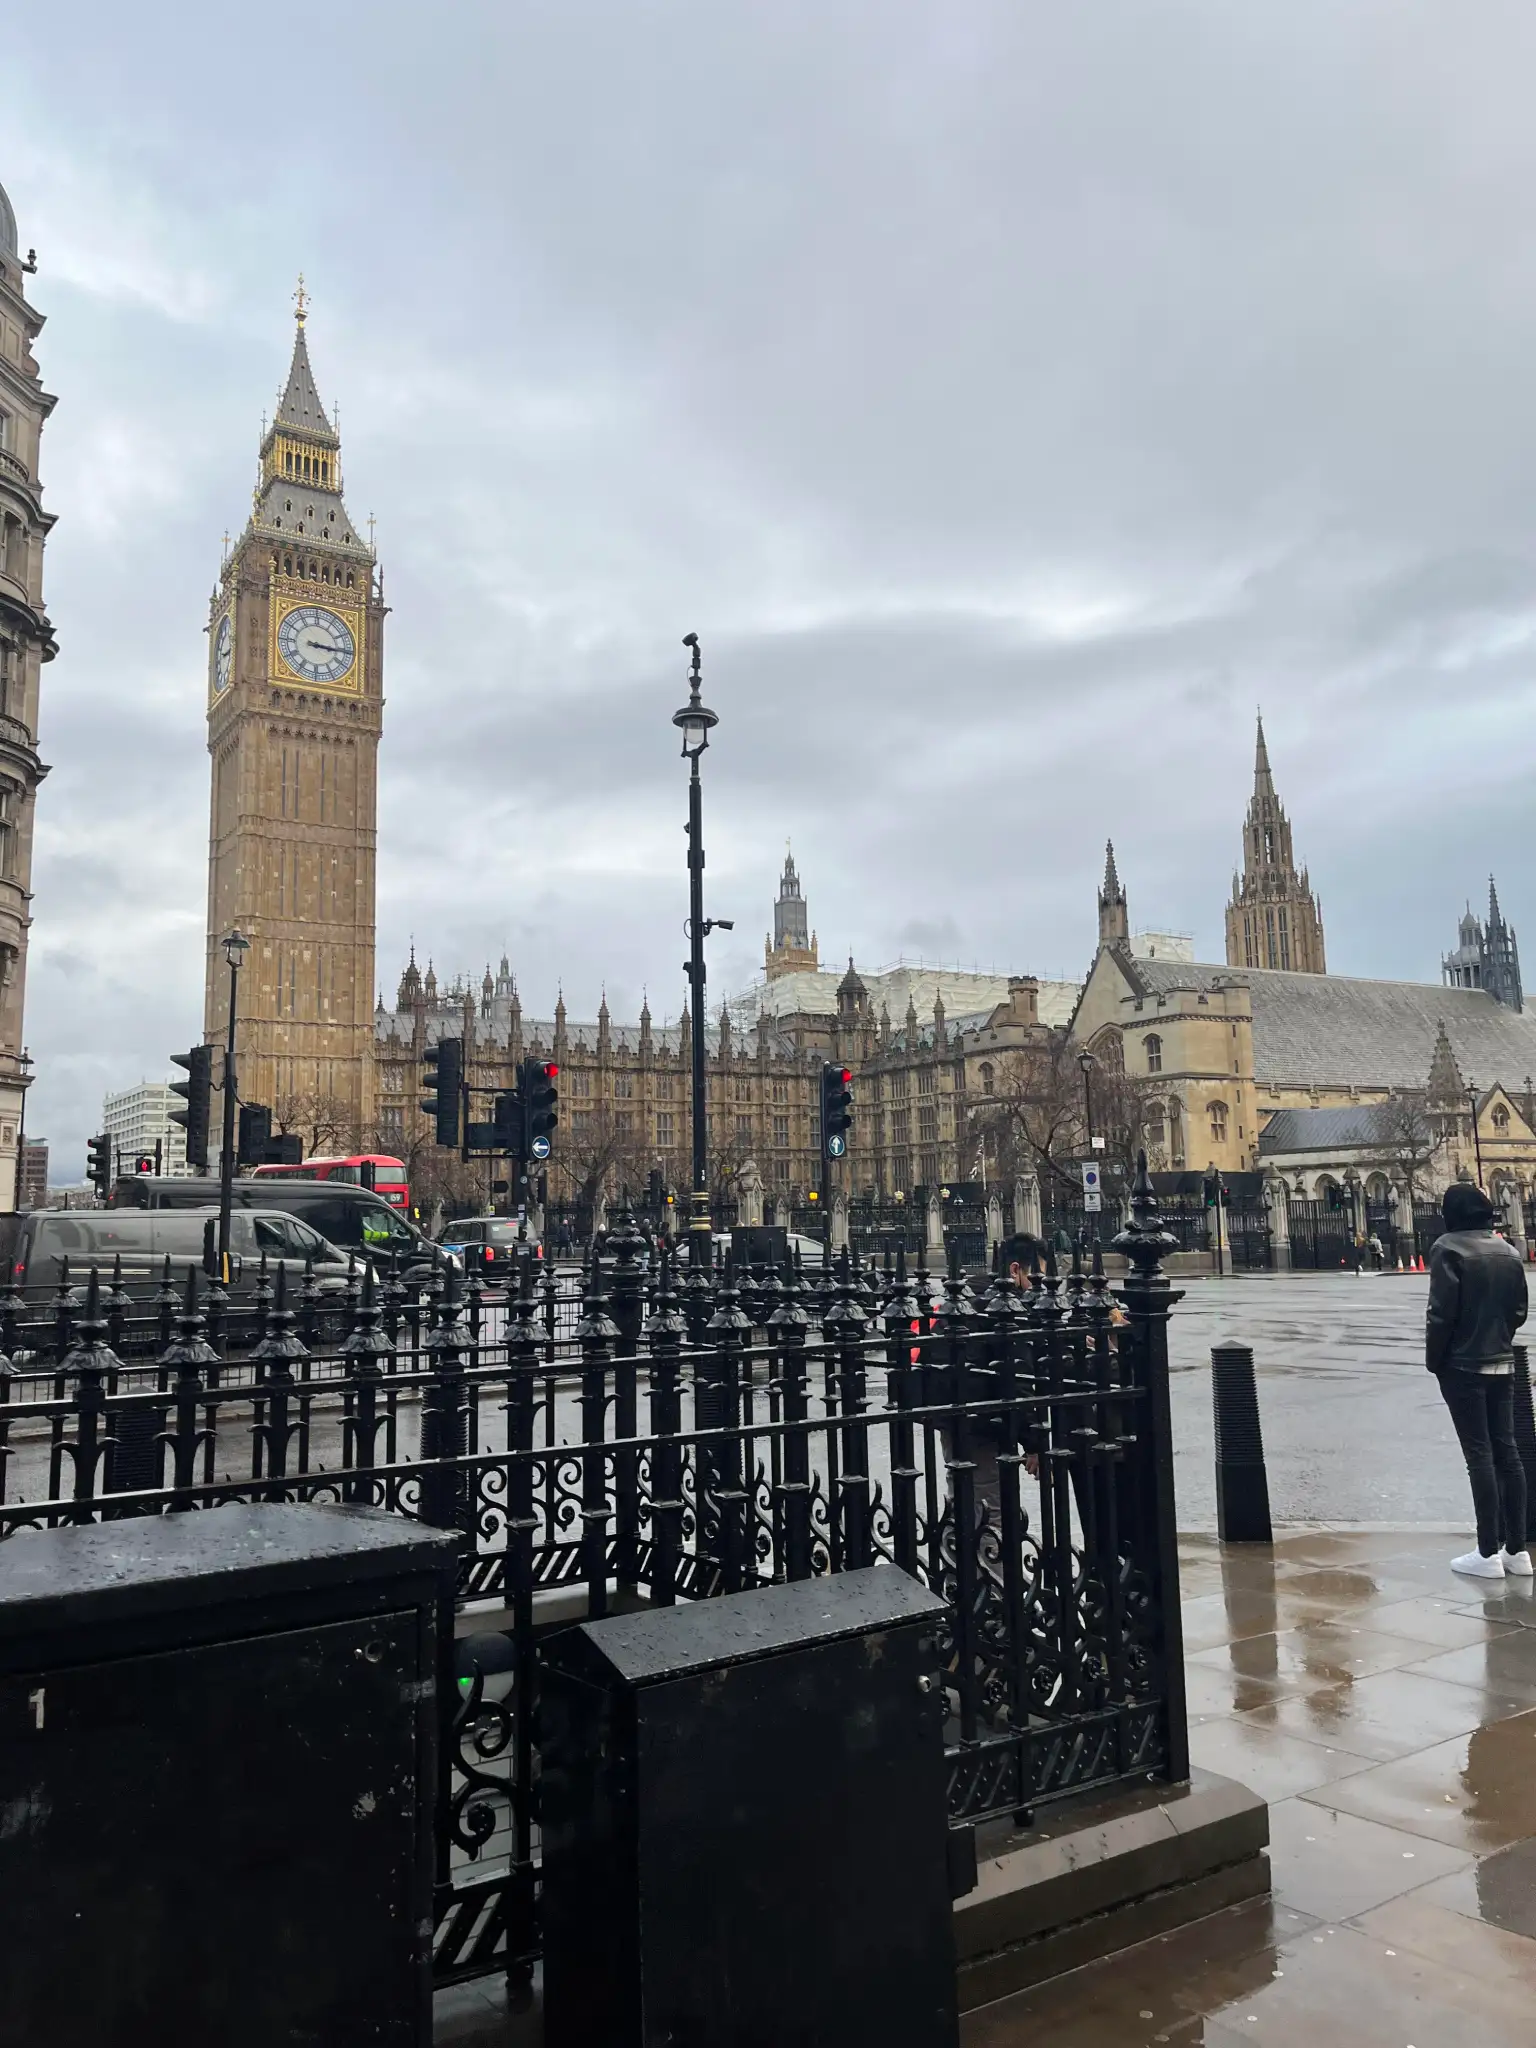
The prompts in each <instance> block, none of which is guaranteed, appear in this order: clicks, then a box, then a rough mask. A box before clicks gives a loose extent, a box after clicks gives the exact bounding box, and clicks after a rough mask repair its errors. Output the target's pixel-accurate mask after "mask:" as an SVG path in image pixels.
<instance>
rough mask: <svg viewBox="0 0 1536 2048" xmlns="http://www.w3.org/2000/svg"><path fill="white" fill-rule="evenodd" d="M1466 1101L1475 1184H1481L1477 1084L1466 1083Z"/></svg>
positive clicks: (1481, 1142)
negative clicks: (1469, 1120)
mask: <svg viewBox="0 0 1536 2048" xmlns="http://www.w3.org/2000/svg"><path fill="white" fill-rule="evenodd" d="M1467 1101H1468V1103H1469V1105H1470V1106H1471V1110H1472V1151H1473V1155H1474V1156H1475V1158H1476V1160H1477V1184H1478V1186H1479V1187H1481V1186H1482V1184H1483V1141H1482V1137H1481V1135H1480V1134H1479V1132H1478V1128H1477V1084H1476V1083H1475V1082H1473V1081H1469V1082H1468V1083H1467Z"/></svg>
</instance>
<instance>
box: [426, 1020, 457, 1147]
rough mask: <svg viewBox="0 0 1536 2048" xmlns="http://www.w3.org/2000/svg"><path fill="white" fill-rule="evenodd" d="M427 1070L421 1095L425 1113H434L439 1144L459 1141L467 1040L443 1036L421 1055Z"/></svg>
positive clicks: (432, 1116) (433, 1118)
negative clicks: (424, 1090) (460, 1105)
mask: <svg viewBox="0 0 1536 2048" xmlns="http://www.w3.org/2000/svg"><path fill="white" fill-rule="evenodd" d="M422 1060H423V1064H424V1066H425V1068H426V1072H425V1074H424V1076H423V1085H424V1087H425V1088H426V1090H427V1091H428V1092H427V1093H426V1094H424V1095H423V1096H422V1098H421V1107H422V1110H423V1111H424V1113H425V1114H426V1115H427V1116H429V1117H431V1118H432V1120H433V1124H434V1126H435V1130H436V1136H437V1142H438V1144H439V1145H457V1143H458V1142H459V1102H460V1099H461V1097H462V1096H463V1093H464V1041H463V1039H462V1038H440V1039H438V1041H437V1043H436V1044H435V1045H429V1046H428V1047H427V1049H426V1052H425V1053H424V1054H423V1055H422Z"/></svg>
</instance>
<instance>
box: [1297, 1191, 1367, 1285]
mask: <svg viewBox="0 0 1536 2048" xmlns="http://www.w3.org/2000/svg"><path fill="white" fill-rule="evenodd" d="M1290 1227H1291V1264H1292V1266H1293V1267H1308V1266H1310V1267H1311V1268H1313V1270H1314V1271H1316V1272H1319V1273H1337V1272H1340V1271H1341V1270H1342V1271H1346V1272H1353V1271H1354V1267H1355V1237H1354V1232H1353V1231H1352V1230H1351V1229H1350V1226H1349V1211H1348V1210H1347V1209H1330V1208H1329V1207H1328V1204H1327V1203H1326V1202H1308V1201H1301V1200H1298V1198H1297V1197H1296V1196H1295V1195H1293V1196H1292V1197H1291V1202H1290Z"/></svg>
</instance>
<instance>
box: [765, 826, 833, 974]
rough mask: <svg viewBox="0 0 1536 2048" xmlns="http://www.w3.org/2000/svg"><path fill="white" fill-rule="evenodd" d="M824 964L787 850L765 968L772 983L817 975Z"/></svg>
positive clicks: (790, 855)
mask: <svg viewBox="0 0 1536 2048" xmlns="http://www.w3.org/2000/svg"><path fill="white" fill-rule="evenodd" d="M820 964H821V962H820V960H819V958H818V956H817V951H816V934H815V933H814V932H813V931H812V930H811V929H810V915H809V913H808V911H807V910H806V907H805V898H804V896H803V895H802V894H801V892H800V877H799V875H798V874H796V872H795V857H794V855H793V854H792V853H791V852H790V851H789V849H788V847H786V848H785V850H784V872H783V874H782V875H780V877H779V900H778V902H777V903H775V904H774V906H773V939H772V941H771V942H766V941H765V943H764V945H763V966H764V968H765V969H766V971H767V975H768V979H769V980H770V981H777V980H778V978H779V976H780V975H781V974H799V973H803V972H807V971H809V972H811V973H814V972H815V970H816V969H817V968H818V967H819V966H820Z"/></svg>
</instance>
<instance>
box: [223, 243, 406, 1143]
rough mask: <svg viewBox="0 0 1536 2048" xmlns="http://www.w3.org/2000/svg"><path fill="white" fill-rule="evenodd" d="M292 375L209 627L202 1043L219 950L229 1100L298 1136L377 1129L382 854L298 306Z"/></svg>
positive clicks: (355, 569)
mask: <svg viewBox="0 0 1536 2048" xmlns="http://www.w3.org/2000/svg"><path fill="white" fill-rule="evenodd" d="M296 300H297V306H298V314H297V318H298V331H297V333H296V334H295V336H294V344H293V363H292V367H291V368H290V369H289V372H288V383H287V386H286V388H285V390H284V392H283V395H282V399H281V402H280V403H279V405H278V408H277V415H276V417H275V419H274V420H273V422H272V425H271V427H270V428H269V429H268V430H267V432H266V434H265V435H264V437H263V440H262V443H261V476H260V480H259V482H258V484H257V486H256V493H255V503H254V506H253V509H252V512H251V517H250V520H249V522H248V524H247V526H246V528H245V531H244V533H243V534H241V536H240V539H239V541H238V542H237V543H236V546H235V548H234V551H233V552H232V553H231V554H230V555H229V556H228V558H227V559H226V561H225V563H224V567H223V570H222V571H221V573H220V576H219V582H218V587H217V589H216V590H215V592H214V596H213V602H212V606H211V609H210V613H209V620H208V751H209V753H210V754H211V755H212V757H213V801H212V814H211V823H210V828H209V840H208V958H207V979H206V985H205V998H204V1017H205V1035H206V1037H207V1039H208V1040H209V1041H210V1042H211V1043H213V1044H216V1045H217V1044H222V1043H223V1042H224V1036H225V1032H226V1030H227V1028H228V1014H229V1013H228V1002H229V972H228V968H227V966H226V965H225V960H224V954H223V952H222V950H221V948H220V944H219V942H220V940H221V939H222V938H223V937H224V935H225V933H226V932H228V931H230V930H231V929H233V928H235V927H238V928H239V929H240V930H241V931H243V932H244V933H245V934H246V936H247V937H248V938H249V939H251V940H252V942H253V943H252V946H251V950H250V953H249V954H248V955H247V957H246V962H245V966H244V969H243V971H242V972H241V974H240V978H239V997H238V1003H237V1012H236V1020H235V1045H236V1051H237V1053H238V1056H239V1066H240V1093H241V1097H242V1099H243V1100H245V1101H247V1102H261V1103H266V1104H267V1105H268V1106H269V1107H271V1108H272V1109H274V1110H275V1111H276V1112H277V1114H278V1117H279V1120H280V1121H281V1122H283V1123H286V1124H288V1125H290V1126H291V1127H293V1128H308V1129H309V1130H311V1131H313V1130H314V1129H315V1128H316V1127H319V1128H321V1129H324V1128H326V1127H330V1128H331V1129H332V1130H333V1131H334V1134H335V1139H336V1141H337V1142H338V1143H339V1144H345V1145H348V1146H353V1145H358V1144H361V1143H362V1142H363V1141H365V1140H366V1139H367V1138H368V1136H369V1131H370V1127H371V1125H372V1123H373V1119H374V1101H373V942H374V922H373V920H374V855H375V847H376V839H377V834H376V816H377V787H378V781H377V765H378V749H379V733H380V729H381V725H382V719H383V710H384V691H383V682H384V645H383V629H384V617H385V605H384V598H383V580H382V577H381V576H378V575H376V573H375V567H374V558H373V550H372V547H371V546H370V545H369V544H368V543H367V542H365V541H363V540H361V539H359V537H358V533H357V528H356V526H355V524H354V523H353V519H352V515H351V514H350V513H349V512H348V510H347V508H346V505H345V504H344V503H343V501H342V495H341V437H340V435H339V434H338V433H337V431H336V428H335V426H334V425H333V423H332V422H331V421H330V420H329V419H327V417H326V415H325V411H324V408H323V407H322V405H321V403H320V396H319V393H318V391H317V390H316V388H315V378H314V372H313V371H312V370H311V368H310V363H309V347H308V343H307V341H306V339H305V304H306V302H305V297H304V290H303V281H302V279H301V280H300V286H299V290H298V292H297V294H296Z"/></svg>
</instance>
